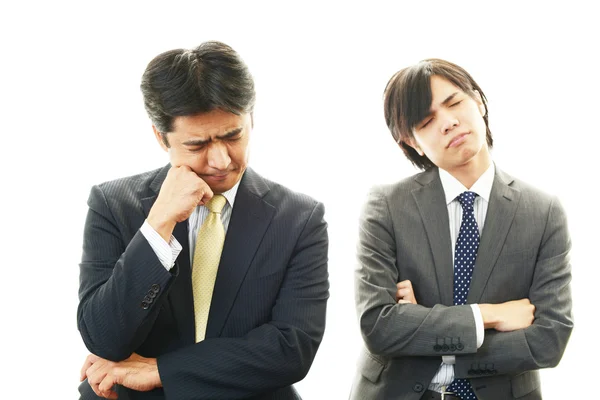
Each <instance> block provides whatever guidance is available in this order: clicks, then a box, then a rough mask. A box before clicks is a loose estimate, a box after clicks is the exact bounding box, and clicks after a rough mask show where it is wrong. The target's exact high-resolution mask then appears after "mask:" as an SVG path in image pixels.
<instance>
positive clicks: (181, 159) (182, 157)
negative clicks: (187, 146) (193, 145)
mask: <svg viewBox="0 0 600 400" xmlns="http://www.w3.org/2000/svg"><path fill="white" fill-rule="evenodd" d="M169 158H170V161H171V165H173V166H180V165H187V166H188V167H190V168H191V169H192V170H194V171H196V172H197V173H198V172H199V171H202V170H203V168H204V165H205V156H204V155H202V153H190V152H181V151H173V150H171V151H169Z"/></svg>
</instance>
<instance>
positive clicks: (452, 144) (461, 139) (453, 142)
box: [446, 132, 471, 148]
mask: <svg viewBox="0 0 600 400" xmlns="http://www.w3.org/2000/svg"><path fill="white" fill-rule="evenodd" d="M470 133H471V132H465V133H460V134H458V135H456V136H454V137H453V138H452V140H450V143H448V146H446V148H451V147H457V146H460V145H461V144H462V143H463V142H464V141H465V140H466V137H467V135H469V134H470Z"/></svg>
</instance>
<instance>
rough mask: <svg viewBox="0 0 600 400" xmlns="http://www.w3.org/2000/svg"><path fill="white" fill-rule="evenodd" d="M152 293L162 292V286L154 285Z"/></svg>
mask: <svg viewBox="0 0 600 400" xmlns="http://www.w3.org/2000/svg"><path fill="white" fill-rule="evenodd" d="M152 291H153V292H154V293H158V292H159V291H160V286H158V284H156V283H155V284H154V285H152Z"/></svg>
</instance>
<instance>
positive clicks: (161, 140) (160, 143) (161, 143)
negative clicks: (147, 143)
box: [152, 125, 169, 152]
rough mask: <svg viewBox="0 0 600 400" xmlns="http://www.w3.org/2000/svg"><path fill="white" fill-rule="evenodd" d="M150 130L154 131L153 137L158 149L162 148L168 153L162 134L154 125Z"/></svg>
mask: <svg viewBox="0 0 600 400" xmlns="http://www.w3.org/2000/svg"><path fill="white" fill-rule="evenodd" d="M152 130H153V131H154V136H155V137H156V141H157V142H158V144H159V145H160V147H162V149H163V150H164V151H166V152H169V147H168V146H167V144H166V143H165V141H164V140H163V137H162V134H161V133H160V132H159V131H158V129H156V127H155V126H154V125H152Z"/></svg>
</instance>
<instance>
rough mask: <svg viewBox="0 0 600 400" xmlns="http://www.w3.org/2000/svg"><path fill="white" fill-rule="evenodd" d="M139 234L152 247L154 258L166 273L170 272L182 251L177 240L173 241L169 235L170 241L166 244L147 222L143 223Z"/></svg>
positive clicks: (172, 237)
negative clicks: (156, 258)
mask: <svg viewBox="0 0 600 400" xmlns="http://www.w3.org/2000/svg"><path fill="white" fill-rule="evenodd" d="M140 232H142V235H144V237H145V238H146V240H147V241H148V244H149V245H150V247H152V250H154V253H156V257H158V260H159V261H160V263H161V264H162V265H163V266H164V267H165V268H166V269H167V271H170V270H171V268H173V265H175V260H176V259H177V256H178V255H179V253H180V252H181V249H182V247H181V245H180V244H179V242H178V241H177V239H175V236H173V235H171V239H170V240H169V243H167V242H166V241H165V239H163V237H162V236H160V235H159V234H158V232H156V231H155V230H154V228H152V227H151V226H150V224H149V223H148V221H144V225H142V227H141V228H140Z"/></svg>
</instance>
